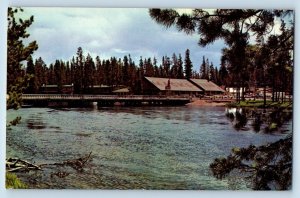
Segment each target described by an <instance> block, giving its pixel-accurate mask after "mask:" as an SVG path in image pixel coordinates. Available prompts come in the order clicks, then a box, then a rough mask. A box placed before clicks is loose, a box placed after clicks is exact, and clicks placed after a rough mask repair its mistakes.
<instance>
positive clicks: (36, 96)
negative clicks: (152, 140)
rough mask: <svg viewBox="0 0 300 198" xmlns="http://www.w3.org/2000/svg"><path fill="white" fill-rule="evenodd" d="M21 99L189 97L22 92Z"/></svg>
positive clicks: (177, 97) (174, 97) (178, 97)
mask: <svg viewBox="0 0 300 198" xmlns="http://www.w3.org/2000/svg"><path fill="white" fill-rule="evenodd" d="M22 99H25V100H47V99H59V100H93V99H95V100H99V99H110V100H112V99H137V100H147V99H148V100H151V99H179V100H180V99H185V100H186V99H189V97H182V96H164V95H122V96H120V95H81V94H71V95H66V94H23V95H22Z"/></svg>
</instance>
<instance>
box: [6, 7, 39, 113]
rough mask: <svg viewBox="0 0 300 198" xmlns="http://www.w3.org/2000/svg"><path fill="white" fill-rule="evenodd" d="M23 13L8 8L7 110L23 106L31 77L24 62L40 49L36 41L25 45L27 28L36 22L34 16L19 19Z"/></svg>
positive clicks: (27, 35)
mask: <svg viewBox="0 0 300 198" xmlns="http://www.w3.org/2000/svg"><path fill="white" fill-rule="evenodd" d="M18 12H23V9H19V8H15V9H14V8H11V7H9V8H8V17H7V20H8V27H7V94H8V95H9V99H8V100H7V103H6V108H7V109H11V108H14V109H17V108H19V107H20V106H21V103H22V98H21V94H22V92H24V90H25V89H26V87H27V84H28V81H29V79H30V78H31V76H29V75H26V74H25V72H24V70H23V69H22V67H23V61H25V60H28V58H29V56H31V55H32V54H33V53H34V51H36V50H37V49H38V45H37V43H36V41H32V42H30V43H29V44H28V45H27V46H25V45H24V43H23V40H24V38H28V37H29V36H30V34H28V33H27V28H29V27H30V26H31V24H32V23H33V21H34V18H33V16H31V17H30V18H29V19H26V20H23V19H17V18H16V16H15V15H17V14H18Z"/></svg>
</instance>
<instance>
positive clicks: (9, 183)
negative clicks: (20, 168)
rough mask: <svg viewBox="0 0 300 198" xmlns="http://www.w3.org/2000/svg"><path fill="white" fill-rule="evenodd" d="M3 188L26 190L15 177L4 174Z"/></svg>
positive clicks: (10, 174)
mask: <svg viewBox="0 0 300 198" xmlns="http://www.w3.org/2000/svg"><path fill="white" fill-rule="evenodd" d="M5 187H6V188H7V189H26V188H27V185H26V184H24V183H23V182H22V181H21V180H20V179H18V177H17V175H15V174H12V173H6V179H5Z"/></svg>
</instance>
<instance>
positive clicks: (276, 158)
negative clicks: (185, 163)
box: [210, 135, 292, 190]
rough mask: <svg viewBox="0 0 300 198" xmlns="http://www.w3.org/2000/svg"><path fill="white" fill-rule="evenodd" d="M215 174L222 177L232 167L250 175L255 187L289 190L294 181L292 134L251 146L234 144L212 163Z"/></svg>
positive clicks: (256, 188)
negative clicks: (224, 155)
mask: <svg viewBox="0 0 300 198" xmlns="http://www.w3.org/2000/svg"><path fill="white" fill-rule="evenodd" d="M210 169H211V170H212V172H213V175H214V176H215V177H217V178H219V179H222V178H224V177H226V176H227V175H229V174H230V172H232V171H233V170H238V171H240V172H241V174H243V175H245V176H246V177H247V178H248V179H250V181H251V183H252V188H253V189H255V190H271V189H278V190H287V189H290V188H291V184H292V136H291V135H290V136H288V137H287V138H285V139H281V140H279V141H277V142H274V143H271V144H267V145H263V146H254V145H250V146H249V147H248V148H234V149H232V152H231V154H230V155H229V156H227V158H218V159H215V160H214V162H213V163H212V164H210Z"/></svg>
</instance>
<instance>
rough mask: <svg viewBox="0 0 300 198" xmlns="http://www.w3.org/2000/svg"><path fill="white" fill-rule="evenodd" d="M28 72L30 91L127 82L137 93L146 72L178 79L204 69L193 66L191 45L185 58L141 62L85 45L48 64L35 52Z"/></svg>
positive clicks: (212, 73)
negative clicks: (93, 53)
mask: <svg viewBox="0 0 300 198" xmlns="http://www.w3.org/2000/svg"><path fill="white" fill-rule="evenodd" d="M204 58H205V57H203V59H204ZM206 60H207V62H208V61H209V60H208V59H206ZM210 68H211V69H210ZM210 68H208V69H207V71H208V72H209V75H208V76H209V77H208V78H207V79H208V80H211V81H214V82H216V83H217V84H220V81H218V80H219V71H218V68H217V67H214V66H213V64H212V63H211V64H210ZM25 73H26V74H27V75H30V76H31V77H32V78H31V79H30V80H29V83H28V87H27V89H26V90H25V92H26V93H39V92H40V88H41V86H43V85H57V86H58V91H60V92H61V91H62V86H63V85H71V84H73V85H74V93H78V94H81V93H86V92H87V90H88V89H89V88H91V87H94V86H100V85H107V86H111V87H119V86H127V87H130V89H131V91H132V92H133V93H135V94H142V93H143V90H142V88H143V86H142V83H143V82H142V81H143V77H144V76H147V77H161V78H177V79H184V78H187V79H188V78H200V76H201V72H200V71H199V72H197V71H196V70H193V64H192V61H191V60H190V50H189V49H187V50H186V52H185V57H184V58H183V57H182V56H181V54H178V55H176V54H175V53H173V55H172V57H169V56H167V55H165V56H163V57H162V60H161V64H159V65H158V61H157V59H156V57H153V58H142V57H140V59H139V63H138V65H137V64H136V63H135V62H134V61H133V60H132V58H131V56H130V54H129V55H125V56H124V57H123V58H122V59H121V58H116V57H111V58H109V59H103V60H101V58H100V57H99V56H96V58H95V59H93V58H92V57H91V55H90V54H87V55H86V56H84V52H83V49H82V48H81V47H79V48H78V49H77V53H76V56H73V58H72V59H71V60H69V61H63V60H56V61H55V62H54V63H51V64H50V65H47V64H46V63H45V62H44V61H43V59H42V58H41V57H40V58H38V59H36V60H33V58H32V56H29V57H28V59H27V65H26V69H25Z"/></svg>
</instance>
